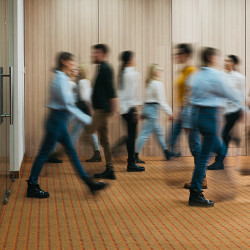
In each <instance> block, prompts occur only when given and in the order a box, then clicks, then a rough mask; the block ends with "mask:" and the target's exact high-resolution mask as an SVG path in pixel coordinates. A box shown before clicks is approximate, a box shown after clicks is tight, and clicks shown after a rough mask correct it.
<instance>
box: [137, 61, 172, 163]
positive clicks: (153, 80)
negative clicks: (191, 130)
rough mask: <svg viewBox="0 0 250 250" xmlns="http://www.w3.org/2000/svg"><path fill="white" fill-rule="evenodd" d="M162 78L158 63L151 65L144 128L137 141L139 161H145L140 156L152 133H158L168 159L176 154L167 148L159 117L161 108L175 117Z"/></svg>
mask: <svg viewBox="0 0 250 250" xmlns="http://www.w3.org/2000/svg"><path fill="white" fill-rule="evenodd" d="M159 79H160V69H159V66H158V65H157V64H152V65H150V66H149V69H148V75H147V80H146V91H145V100H144V102H145V103H144V107H143V111H142V118H143V119H144V122H143V125H142V129H141V131H140V134H139V136H138V139H137V142H136V150H135V152H136V160H137V162H141V163H145V162H143V161H142V160H140V158H139V153H140V151H141V149H142V148H143V145H144V143H145V142H146V141H147V139H148V138H149V136H150V135H152V134H153V133H155V134H156V136H157V139H158V142H159V144H160V146H161V148H162V150H163V152H164V155H165V157H166V159H167V160H170V159H171V157H173V156H174V153H172V152H170V151H169V150H168V148H167V144H166V142H165V139H164V132H163V129H162V128H161V126H160V124H159V122H158V119H159V115H160V108H163V110H164V111H165V112H166V113H167V114H168V115H169V120H172V119H173V115H172V109H171V107H170V106H169V105H168V104H167V102H166V97H165V89H164V85H163V83H162V82H161V81H160V80H159Z"/></svg>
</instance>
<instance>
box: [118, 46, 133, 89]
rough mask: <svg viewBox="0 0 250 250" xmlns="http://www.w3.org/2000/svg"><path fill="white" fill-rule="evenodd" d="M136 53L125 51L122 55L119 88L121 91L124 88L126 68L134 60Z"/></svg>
mask: <svg viewBox="0 0 250 250" xmlns="http://www.w3.org/2000/svg"><path fill="white" fill-rule="evenodd" d="M133 56H134V53H133V52H132V51H128V50H127V51H123V52H122V53H121V55H120V60H121V62H122V64H121V68H120V71H119V74H118V87H119V89H122V88H123V81H122V73H123V71H124V68H125V66H126V64H127V63H128V62H129V61H130V60H131V59H132V58H133Z"/></svg>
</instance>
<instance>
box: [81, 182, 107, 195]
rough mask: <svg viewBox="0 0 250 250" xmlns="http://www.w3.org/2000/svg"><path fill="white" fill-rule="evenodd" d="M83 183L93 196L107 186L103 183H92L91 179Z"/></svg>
mask: <svg viewBox="0 0 250 250" xmlns="http://www.w3.org/2000/svg"><path fill="white" fill-rule="evenodd" d="M85 182H86V184H87V185H88V187H89V189H90V191H91V193H92V194H93V195H94V194H95V193H96V191H99V190H102V189H104V188H106V187H107V186H108V184H107V183H105V182H94V181H93V180H92V179H91V178H89V179H88V180H85Z"/></svg>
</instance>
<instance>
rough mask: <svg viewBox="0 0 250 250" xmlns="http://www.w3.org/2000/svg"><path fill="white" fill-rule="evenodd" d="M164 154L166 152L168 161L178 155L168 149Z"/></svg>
mask: <svg viewBox="0 0 250 250" xmlns="http://www.w3.org/2000/svg"><path fill="white" fill-rule="evenodd" d="M164 154H165V157H166V159H167V160H168V161H169V160H171V158H172V157H174V156H175V155H176V154H175V153H174V152H171V151H169V150H167V149H166V150H165V151H164Z"/></svg>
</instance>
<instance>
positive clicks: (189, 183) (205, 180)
mask: <svg viewBox="0 0 250 250" xmlns="http://www.w3.org/2000/svg"><path fill="white" fill-rule="evenodd" d="M184 188H186V189H190V188H191V182H186V183H185V185H184ZM201 188H202V189H207V177H205V178H204V179H203V182H202V185H201Z"/></svg>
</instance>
